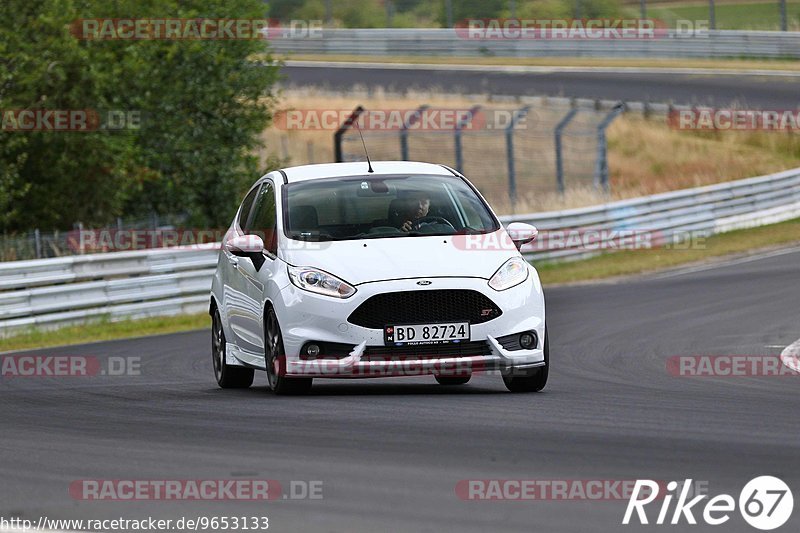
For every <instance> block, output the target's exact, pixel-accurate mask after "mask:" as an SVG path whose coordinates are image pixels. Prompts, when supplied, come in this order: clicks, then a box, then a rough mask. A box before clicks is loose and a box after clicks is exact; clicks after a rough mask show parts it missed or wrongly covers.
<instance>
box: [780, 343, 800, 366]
mask: <svg viewBox="0 0 800 533" xmlns="http://www.w3.org/2000/svg"><path fill="white" fill-rule="evenodd" d="M781 361H782V362H783V365H784V366H786V367H788V368H791V369H792V370H794V371H795V372H800V339H798V340H796V341H794V342H793V343H792V344H790V345H789V346H787V347H786V348H784V349H783V351H782V352H781Z"/></svg>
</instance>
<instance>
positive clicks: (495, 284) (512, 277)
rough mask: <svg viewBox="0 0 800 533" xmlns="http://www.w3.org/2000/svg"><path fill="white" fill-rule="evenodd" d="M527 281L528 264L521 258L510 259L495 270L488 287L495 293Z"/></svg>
mask: <svg viewBox="0 0 800 533" xmlns="http://www.w3.org/2000/svg"><path fill="white" fill-rule="evenodd" d="M526 279H528V263H527V262H526V261H525V260H524V259H523V258H521V257H512V258H511V259H509V260H508V261H506V262H505V263H503V266H501V267H500V268H498V269H497V272H495V273H494V275H493V276H492V279H490V280H489V286H490V287H491V288H493V289H494V290H496V291H504V290H506V289H510V288H511V287H514V286H516V285H519V284H520V283H522V282H523V281H525V280H526Z"/></svg>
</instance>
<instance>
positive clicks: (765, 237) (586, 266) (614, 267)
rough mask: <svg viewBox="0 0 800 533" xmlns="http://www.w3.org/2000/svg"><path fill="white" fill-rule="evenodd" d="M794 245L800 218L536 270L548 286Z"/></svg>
mask: <svg viewBox="0 0 800 533" xmlns="http://www.w3.org/2000/svg"><path fill="white" fill-rule="evenodd" d="M794 243H796V244H800V219H794V220H789V221H787V222H781V223H779V224H771V225H768V226H761V227H759V228H751V229H744V230H737V231H731V232H728V233H723V234H720V235H713V236H711V237H708V238H707V239H705V240H704V242H700V241H698V242H697V246H693V247H690V248H689V249H677V248H675V249H666V248H654V249H650V250H625V251H619V252H613V253H606V254H603V255H599V256H597V257H592V258H589V259H583V260H580V261H574V262H571V263H560V264H559V263H541V264H538V263H537V264H536V269H537V270H538V271H539V275H540V276H541V278H542V283H543V284H544V285H545V286H547V284H552V283H572V282H578V281H589V280H599V279H603V278H612V277H615V276H625V275H631V274H641V273H645V272H653V271H656V270H663V269H666V268H670V267H677V266H681V265H687V264H691V263H699V262H703V261H707V260H709V259H713V258H715V257H721V256H728V255H732V254H741V253H746V252H753V251H754V250H758V249H764V248H770V247H776V246H785V245H789V244H794Z"/></svg>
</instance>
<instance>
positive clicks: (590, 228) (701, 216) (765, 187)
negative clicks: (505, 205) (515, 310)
mask: <svg viewBox="0 0 800 533" xmlns="http://www.w3.org/2000/svg"><path fill="white" fill-rule="evenodd" d="M797 217H800V168H798V169H793V170H787V171H784V172H779V173H777V174H771V175H768V176H760V177H756V178H747V179H743V180H737V181H731V182H727V183H719V184H716V185H709V186H705V187H697V188H693V189H683V190H680V191H673V192H668V193H662V194H655V195H651V196H644V197H641V198H633V199H630V200H620V201H617V202H611V203H607V204H602V205H598V206H592V207H585V208H578V209H569V210H565V211H553V212H547V213H539V214H530V215H513V216H505V217H500V220H501V221H502V222H503V223H504V224H508V223H510V222H527V223H529V224H533V225H534V226H536V227H537V228H538V229H539V230H540V231H541V234H540V235H541V236H540V238H539V239H537V240H536V241H535V242H534V243H533V244H532V245H527V246H525V247H523V253H525V256H526V257H527V258H528V259H534V260H539V261H542V260H556V259H581V258H584V257H589V256H592V255H596V254H598V253H601V252H603V251H608V250H614V249H615V248H616V247H618V243H617V244H615V243H616V242H617V241H616V240H618V239H620V238H621V237H620V235H615V234H614V232H615V231H617V232H619V231H622V230H628V231H630V232H638V234H640V235H642V236H644V237H646V238H647V239H649V240H650V243H651V244H652V245H654V246H661V245H664V244H671V243H675V242H679V241H680V240H681V239H683V238H685V237H689V236H690V235H689V234H693V235H694V236H697V235H698V234H700V235H711V234H715V233H723V232H726V231H731V230H734V229H740V228H746V227H754V226H759V225H763V224H771V223H775V222H780V221H782V220H789V219H791V218H797ZM554 230H558V231H554ZM587 232H588V233H587ZM598 234H599V235H598ZM594 237H596V239H595V238H594ZM587 243H588V244H587Z"/></svg>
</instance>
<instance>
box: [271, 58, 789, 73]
mask: <svg viewBox="0 0 800 533" xmlns="http://www.w3.org/2000/svg"><path fill="white" fill-rule="evenodd" d="M283 59H285V60H294V61H319V62H320V66H324V65H325V64H326V63H336V62H346V63H351V62H352V63H408V64H413V65H420V64H432V65H453V64H464V65H469V66H475V65H490V66H512V67H516V66H523V67H622V68H625V67H628V68H664V69H677V68H679V69H686V68H691V69H722V70H789V71H800V62H798V61H796V60H791V59H785V60H784V59H773V60H769V59H668V58H665V59H657V58H656V59H646V58H624V59H616V58H603V57H598V58H595V57H496V56H484V57H464V58H460V59H458V58H452V57H443V56H402V55H398V56H364V55H345V54H325V55H319V54H292V55H291V56H289V57H285V58H283Z"/></svg>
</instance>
